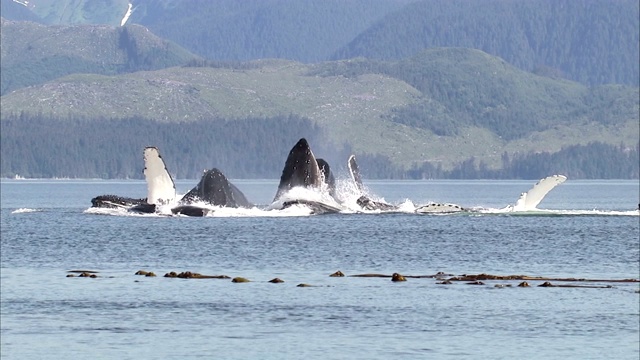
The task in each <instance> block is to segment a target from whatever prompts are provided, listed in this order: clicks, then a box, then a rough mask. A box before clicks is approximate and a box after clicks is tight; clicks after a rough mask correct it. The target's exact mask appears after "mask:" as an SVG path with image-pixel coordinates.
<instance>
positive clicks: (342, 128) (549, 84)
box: [1, 49, 640, 169]
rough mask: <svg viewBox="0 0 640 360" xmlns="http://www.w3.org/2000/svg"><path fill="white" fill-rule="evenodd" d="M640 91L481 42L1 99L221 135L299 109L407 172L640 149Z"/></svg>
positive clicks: (92, 83)
mask: <svg viewBox="0 0 640 360" xmlns="http://www.w3.org/2000/svg"><path fill="white" fill-rule="evenodd" d="M639 98H640V96H639V91H638V88H631V87H625V86H620V85H615V86H598V87H586V86H584V85H580V84H578V83H575V82H570V81H566V80H554V79H550V78H547V77H542V76H538V75H534V74H531V73H527V72H524V71H522V70H519V69H517V68H515V67H513V66H511V65H509V64H507V63H506V62H505V61H503V60H502V59H500V58H496V57H493V56H490V55H488V54H486V53H484V52H481V51H478V50H472V49H432V50H427V51H424V52H423V53H420V54H419V55H417V56H415V57H411V58H408V59H405V60H402V61H399V62H375V61H368V60H346V61H336V62H328V63H322V64H317V65H305V64H301V63H296V62H291V61H284V60H270V61H257V62H251V63H239V64H236V65H235V66H229V65H225V66H219V65H216V66H215V67H211V66H199V67H174V68H169V69H163V70H157V71H143V72H135V73H131V74H125V75H117V76H101V75H88V74H77V75H72V76H67V77H64V78H61V79H57V80H55V81H51V82H48V83H46V84H44V85H41V86H33V87H30V88H25V89H20V90H17V91H15V92H12V93H11V94H8V95H5V96H2V98H1V99H2V109H1V110H2V119H3V120H2V121H4V120H5V119H7V118H8V117H9V115H11V114H13V115H14V116H19V115H20V114H21V113H22V114H27V115H30V116H34V115H39V116H45V117H51V118H62V119H64V118H67V117H72V118H83V119H85V121H103V122H104V121H107V120H104V119H126V118H143V119H149V120H150V121H155V122H157V123H171V124H174V123H179V124H180V126H181V127H184V128H185V130H184V131H185V134H186V133H188V132H189V130H188V129H189V127H190V126H191V125H190V124H195V123H200V122H207V121H208V122H211V124H212V125H211V129H210V131H211V132H215V131H216V125H215V121H220V120H229V121H233V120H234V119H246V118H254V117H260V118H273V117H276V118H278V117H283V116H290V115H293V116H296V117H300V118H305V119H309V120H311V121H312V122H313V124H315V125H317V126H319V127H320V128H321V129H322V130H323V132H324V133H325V134H326V140H325V142H328V143H332V144H336V146H338V147H340V146H347V147H349V148H350V149H351V150H353V151H354V152H355V153H356V154H370V155H371V156H376V155H379V156H382V157H384V158H386V159H388V160H389V161H390V163H391V164H393V165H394V166H398V167H399V168H402V169H408V168H410V167H412V166H414V165H416V164H422V163H424V162H429V163H431V164H438V165H440V166H442V168H443V169H451V168H453V167H454V166H455V165H456V164H458V163H460V162H462V161H465V160H467V159H469V158H470V157H472V156H473V157H474V158H475V159H476V160H477V161H478V162H480V161H482V162H483V163H485V165H486V166H488V167H490V168H496V167H500V166H502V164H503V158H502V156H503V153H505V152H506V153H508V154H517V153H525V154H526V153H530V152H551V153H553V152H557V151H560V150H561V149H562V148H563V147H567V146H574V145H585V144H588V143H591V142H601V143H604V144H612V145H614V146H618V145H620V144H623V145H625V146H627V147H635V145H636V143H637V141H638V133H639V131H640V130H639V126H640V125H639V121H638V119H639V118H640V114H639V111H640V110H639V109H640V105H639V101H640V100H639ZM194 126H195V125H194ZM3 136H5V135H4V134H3ZM176 136H179V135H178V134H176ZM184 136H186V135H184ZM302 136H309V135H305V134H301V137H302ZM237 141H239V142H244V141H245V140H244V139H238V140H237ZM145 145H146V144H145Z"/></svg>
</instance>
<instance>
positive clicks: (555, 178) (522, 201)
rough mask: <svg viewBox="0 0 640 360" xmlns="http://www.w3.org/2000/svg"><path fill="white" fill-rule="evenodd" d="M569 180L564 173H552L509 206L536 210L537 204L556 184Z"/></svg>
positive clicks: (516, 209) (521, 209) (511, 208)
mask: <svg viewBox="0 0 640 360" xmlns="http://www.w3.org/2000/svg"><path fill="white" fill-rule="evenodd" d="M566 180H567V177H566V176H564V175H551V176H547V177H546V178H544V179H542V180H540V181H538V182H537V183H536V184H535V185H533V187H532V188H531V190H529V191H527V192H526V193H522V194H521V195H520V198H519V199H518V201H516V204H515V205H513V206H508V207H507V208H508V209H510V210H511V211H529V210H535V209H536V206H538V204H540V202H541V201H542V199H544V197H545V196H546V195H547V194H548V193H549V191H551V190H553V188H555V187H556V186H558V185H560V184H562V183H563V182H565V181H566Z"/></svg>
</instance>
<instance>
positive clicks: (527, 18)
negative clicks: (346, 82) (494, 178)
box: [331, 0, 640, 86]
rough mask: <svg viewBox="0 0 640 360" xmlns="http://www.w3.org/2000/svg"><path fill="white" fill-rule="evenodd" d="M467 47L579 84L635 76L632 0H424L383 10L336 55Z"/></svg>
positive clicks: (638, 72) (639, 45)
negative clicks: (380, 16) (377, 19)
mask: <svg viewBox="0 0 640 360" xmlns="http://www.w3.org/2000/svg"><path fill="white" fill-rule="evenodd" d="M434 47H465V48H474V49H480V50H482V51H484V52H486V53H489V54H492V55H496V56H499V57H501V58H503V59H505V61H507V62H508V63H510V64H513V65H515V66H517V67H519V68H521V69H523V70H526V71H532V72H538V73H540V74H548V75H552V76H559V77H565V78H567V79H571V80H574V81H578V82H581V83H584V84H589V85H594V84H607V83H617V84H627V85H632V86H638V84H639V83H640V67H639V66H638V62H639V61H640V55H639V54H640V3H639V2H638V1H637V0H616V1H600V0H578V1H576V0H570V1H566V0H560V1H558V0H530V1H505V0H484V1H477V0H449V1H441V0H423V1H418V2H414V3H411V4H407V5H406V6H404V7H403V8H402V9H401V10H399V11H397V12H393V13H390V14H388V15H387V16H386V17H385V18H384V19H382V20H380V21H378V22H377V23H376V24H375V25H374V26H372V27H370V28H369V29H367V30H366V31H363V32H362V33H361V34H359V35H358V36H357V37H356V38H355V39H354V40H353V41H351V42H350V43H349V44H347V45H345V46H344V47H343V48H342V49H340V50H338V51H336V52H335V53H334V54H333V56H332V57H331V58H332V59H334V60H337V59H345V58H353V57H360V56H362V57H367V58H370V59H380V60H393V59H403V58H406V57H408V56H411V55H414V54H416V53H417V52H420V51H422V50H423V49H425V48H434Z"/></svg>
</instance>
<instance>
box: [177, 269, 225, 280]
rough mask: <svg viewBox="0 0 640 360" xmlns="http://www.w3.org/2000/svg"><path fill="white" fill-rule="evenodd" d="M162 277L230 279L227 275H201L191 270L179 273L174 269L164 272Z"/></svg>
mask: <svg viewBox="0 0 640 360" xmlns="http://www.w3.org/2000/svg"><path fill="white" fill-rule="evenodd" d="M164 277H168V278H180V279H230V277H229V276H227V275H202V274H198V273H194V272H191V271H185V272H181V273H179V274H178V273H176V272H175V271H171V272H168V273H166V274H164Z"/></svg>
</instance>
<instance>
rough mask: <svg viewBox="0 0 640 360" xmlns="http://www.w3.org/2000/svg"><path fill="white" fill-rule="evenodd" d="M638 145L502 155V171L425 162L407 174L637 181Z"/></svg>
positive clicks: (466, 164) (467, 162) (474, 164)
mask: <svg viewBox="0 0 640 360" xmlns="http://www.w3.org/2000/svg"><path fill="white" fill-rule="evenodd" d="M639 153H640V143H639V144H637V145H636V146H635V147H634V148H630V147H627V146H624V145H619V146H614V145H610V144H604V143H601V142H591V143H589V144H587V145H573V146H567V147H565V148H563V149H562V150H560V151H558V152H555V153H549V152H538V153H533V152H530V153H518V154H515V155H512V156H509V155H508V154H507V153H504V154H503V155H502V168H501V169H497V170H496V169H490V168H489V167H488V166H487V164H485V163H484V162H482V161H480V162H478V161H476V159H474V158H473V157H472V158H469V159H467V160H465V161H463V162H461V163H460V164H458V165H456V166H455V168H454V169H452V170H443V169H442V168H441V167H440V166H438V165H434V164H431V163H429V162H426V163H424V164H422V165H420V166H417V165H414V167H413V168H412V169H411V170H409V171H407V172H406V173H405V175H406V176H407V178H409V179H442V178H445V179H541V178H543V177H546V176H549V175H553V174H562V175H566V176H568V177H569V178H570V179H638V178H639V177H640V170H639V169H640V157H639V156H638V154H639Z"/></svg>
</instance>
